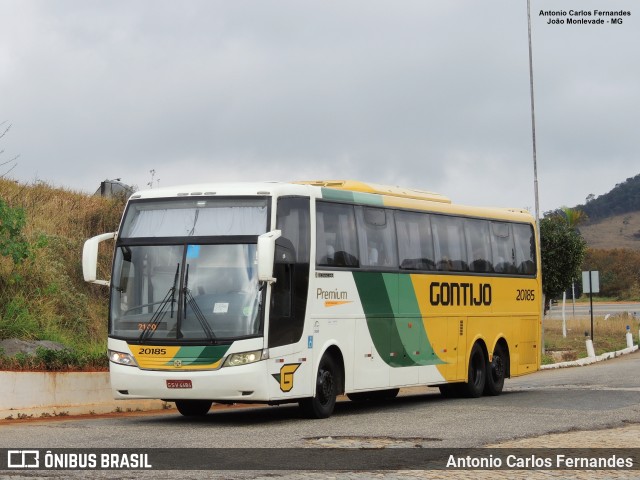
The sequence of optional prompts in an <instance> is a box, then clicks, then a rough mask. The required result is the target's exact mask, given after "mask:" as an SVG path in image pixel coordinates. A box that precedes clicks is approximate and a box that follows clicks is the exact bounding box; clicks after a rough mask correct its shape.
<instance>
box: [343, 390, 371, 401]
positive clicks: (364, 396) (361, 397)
mask: <svg viewBox="0 0 640 480" xmlns="http://www.w3.org/2000/svg"><path fill="white" fill-rule="evenodd" d="M347 398H348V399H349V400H351V401H352V402H365V401H367V400H369V398H371V396H370V392H353V393H347Z"/></svg>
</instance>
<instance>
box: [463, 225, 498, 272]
mask: <svg viewBox="0 0 640 480" xmlns="http://www.w3.org/2000/svg"><path fill="white" fill-rule="evenodd" d="M464 230H465V234H466V238H467V257H468V258H469V270H470V271H471V272H480V273H490V272H493V263H492V262H491V241H490V236H489V222H487V221H486V220H475V219H470V218H468V219H466V220H465V221H464Z"/></svg>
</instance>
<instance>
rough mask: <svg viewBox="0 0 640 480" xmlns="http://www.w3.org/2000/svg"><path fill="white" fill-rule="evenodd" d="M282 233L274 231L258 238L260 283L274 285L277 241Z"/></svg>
mask: <svg viewBox="0 0 640 480" xmlns="http://www.w3.org/2000/svg"><path fill="white" fill-rule="evenodd" d="M280 235H282V232H281V231H280V230H273V231H271V232H267V233H264V234H262V235H260V236H259V237H258V254H257V256H258V281H260V282H267V283H273V282H275V281H276V279H275V278H273V261H274V259H275V254H276V240H277V239H278V238H280Z"/></svg>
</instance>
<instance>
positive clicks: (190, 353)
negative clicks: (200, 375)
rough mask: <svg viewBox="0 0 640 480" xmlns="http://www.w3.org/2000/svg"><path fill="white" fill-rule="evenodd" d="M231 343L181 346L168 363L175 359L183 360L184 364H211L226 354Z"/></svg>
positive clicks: (170, 363)
mask: <svg viewBox="0 0 640 480" xmlns="http://www.w3.org/2000/svg"><path fill="white" fill-rule="evenodd" d="M230 346H231V345H211V346H207V347H181V348H180V350H178V353H177V354H176V355H175V357H173V358H172V359H171V360H170V361H169V362H167V363H166V365H173V362H174V360H182V362H183V365H184V366H187V365H210V364H214V363H216V362H217V361H218V360H220V359H221V358H222V357H224V356H225V354H226V353H227V351H228V350H229V347H230Z"/></svg>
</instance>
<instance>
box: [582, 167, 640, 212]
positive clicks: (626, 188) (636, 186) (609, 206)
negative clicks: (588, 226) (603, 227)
mask: <svg viewBox="0 0 640 480" xmlns="http://www.w3.org/2000/svg"><path fill="white" fill-rule="evenodd" d="M576 208H577V209H579V210H582V211H583V212H584V213H586V214H587V216H588V217H589V222H590V223H592V222H597V221H599V220H602V219H605V218H609V217H613V216H615V215H620V214H624V213H630V212H638V211H640V174H638V175H636V176H635V177H631V178H627V179H626V180H625V181H624V182H622V183H619V184H617V185H616V186H615V187H614V188H613V189H612V190H611V191H610V192H608V193H605V194H604V195H600V196H599V197H597V198H594V197H593V195H590V196H589V197H587V202H586V203H585V204H584V205H578V206H577V207H576Z"/></svg>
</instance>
